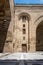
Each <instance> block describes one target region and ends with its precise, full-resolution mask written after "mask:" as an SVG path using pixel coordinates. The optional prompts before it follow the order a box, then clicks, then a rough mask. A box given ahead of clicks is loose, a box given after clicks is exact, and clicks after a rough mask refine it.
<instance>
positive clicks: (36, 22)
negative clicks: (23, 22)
mask: <svg viewBox="0 0 43 65" xmlns="http://www.w3.org/2000/svg"><path fill="white" fill-rule="evenodd" d="M42 21H43V15H42V16H40V17H39V18H37V20H36V21H35V22H34V28H35V29H37V26H38V25H39V24H40V23H41V22H42Z"/></svg>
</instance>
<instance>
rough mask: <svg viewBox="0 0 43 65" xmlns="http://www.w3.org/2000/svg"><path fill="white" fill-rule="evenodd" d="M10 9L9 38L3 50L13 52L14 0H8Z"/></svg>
mask: <svg viewBox="0 0 43 65" xmlns="http://www.w3.org/2000/svg"><path fill="white" fill-rule="evenodd" d="M9 4H10V11H11V21H10V24H9V28H8V32H7V39H8V40H9V38H10V40H9V42H8V43H6V44H7V46H6V45H5V46H6V47H5V48H4V52H13V26H14V0H9Z"/></svg>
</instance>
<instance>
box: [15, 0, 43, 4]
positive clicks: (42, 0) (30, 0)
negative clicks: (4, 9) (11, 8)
mask: <svg viewBox="0 0 43 65" xmlns="http://www.w3.org/2000/svg"><path fill="white" fill-rule="evenodd" d="M14 1H15V3H18V4H20V3H22V4H43V0H14Z"/></svg>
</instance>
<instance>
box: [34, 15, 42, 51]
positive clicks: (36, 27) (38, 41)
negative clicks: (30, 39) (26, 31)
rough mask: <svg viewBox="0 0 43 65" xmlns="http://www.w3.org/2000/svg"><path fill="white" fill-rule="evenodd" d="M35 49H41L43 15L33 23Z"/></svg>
mask: <svg viewBox="0 0 43 65" xmlns="http://www.w3.org/2000/svg"><path fill="white" fill-rule="evenodd" d="M34 30H35V32H34V34H35V35H34V36H35V39H36V40H35V48H36V51H43V16H40V17H39V18H38V19H37V20H36V21H35V24H34Z"/></svg>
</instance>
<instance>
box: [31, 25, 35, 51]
mask: <svg viewBox="0 0 43 65" xmlns="http://www.w3.org/2000/svg"><path fill="white" fill-rule="evenodd" d="M35 51H36V29H35V28H34V26H33V29H32V32H31V37H30V52H35Z"/></svg>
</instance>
